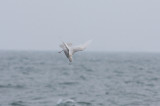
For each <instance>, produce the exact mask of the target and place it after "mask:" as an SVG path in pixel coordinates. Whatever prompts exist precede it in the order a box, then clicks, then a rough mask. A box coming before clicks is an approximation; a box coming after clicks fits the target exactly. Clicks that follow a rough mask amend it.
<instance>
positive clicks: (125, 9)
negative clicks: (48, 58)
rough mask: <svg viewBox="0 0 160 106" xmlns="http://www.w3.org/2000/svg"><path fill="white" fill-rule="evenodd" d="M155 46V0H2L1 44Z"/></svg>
mask: <svg viewBox="0 0 160 106" xmlns="http://www.w3.org/2000/svg"><path fill="white" fill-rule="evenodd" d="M89 39H93V43H92V44H91V45H90V47H89V48H88V50H95V51H136V52H137V51H140V52H143V51H149V52H160V0H1V1H0V49H5V50H8V49H9V50H10V49H12V50H59V49H60V48H59V47H58V45H59V43H60V42H61V40H64V41H67V42H73V44H79V43H83V42H85V41H87V40H89Z"/></svg>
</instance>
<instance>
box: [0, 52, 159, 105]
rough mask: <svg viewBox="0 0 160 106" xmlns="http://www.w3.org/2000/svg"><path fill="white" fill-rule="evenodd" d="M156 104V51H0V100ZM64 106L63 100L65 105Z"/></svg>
mask: <svg viewBox="0 0 160 106" xmlns="http://www.w3.org/2000/svg"><path fill="white" fill-rule="evenodd" d="M68 98H71V99H73V100H75V101H76V102H77V104H78V106H160V54H154V53H92V52H83V53H79V54H75V56H74V60H73V63H72V64H69V62H68V61H67V59H66V57H65V56H64V55H62V54H58V53H54V52H25V51H24V52H14V51H8V52H7V51H1V52H0V106H56V103H57V101H58V100H59V99H68ZM66 106H67V105H66Z"/></svg>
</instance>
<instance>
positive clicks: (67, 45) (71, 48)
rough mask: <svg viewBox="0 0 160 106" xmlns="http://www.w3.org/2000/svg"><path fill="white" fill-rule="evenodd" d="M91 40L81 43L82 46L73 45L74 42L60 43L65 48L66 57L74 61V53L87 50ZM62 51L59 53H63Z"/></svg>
mask: <svg viewBox="0 0 160 106" xmlns="http://www.w3.org/2000/svg"><path fill="white" fill-rule="evenodd" d="M90 42H91V41H88V42H86V43H85V44H83V45H80V46H72V43H65V42H63V43H62V44H61V45H60V47H61V48H62V49H63V50H62V51H63V52H64V54H65V55H66V57H67V58H68V59H69V61H70V62H72V56H73V54H74V53H75V52H78V51H83V50H85V49H86V47H87V46H88V44H89V43H90ZM62 51H60V52H59V53H61V52H62Z"/></svg>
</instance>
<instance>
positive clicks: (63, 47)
mask: <svg viewBox="0 0 160 106" xmlns="http://www.w3.org/2000/svg"><path fill="white" fill-rule="evenodd" d="M66 45H68V47H71V46H72V43H66ZM59 46H60V47H61V48H62V49H66V47H65V45H64V43H63V44H61V45H59Z"/></svg>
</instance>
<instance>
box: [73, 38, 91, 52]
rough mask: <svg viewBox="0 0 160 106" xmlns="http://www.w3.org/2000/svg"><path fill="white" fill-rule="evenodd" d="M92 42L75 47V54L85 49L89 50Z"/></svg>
mask: <svg viewBox="0 0 160 106" xmlns="http://www.w3.org/2000/svg"><path fill="white" fill-rule="evenodd" d="M91 42H92V41H91V40H89V41H87V42H86V43H84V44H83V45H80V46H75V47H73V48H72V50H73V53H75V52H78V51H83V50H85V49H86V48H87V46H88V45H89V44H90V43H91Z"/></svg>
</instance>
